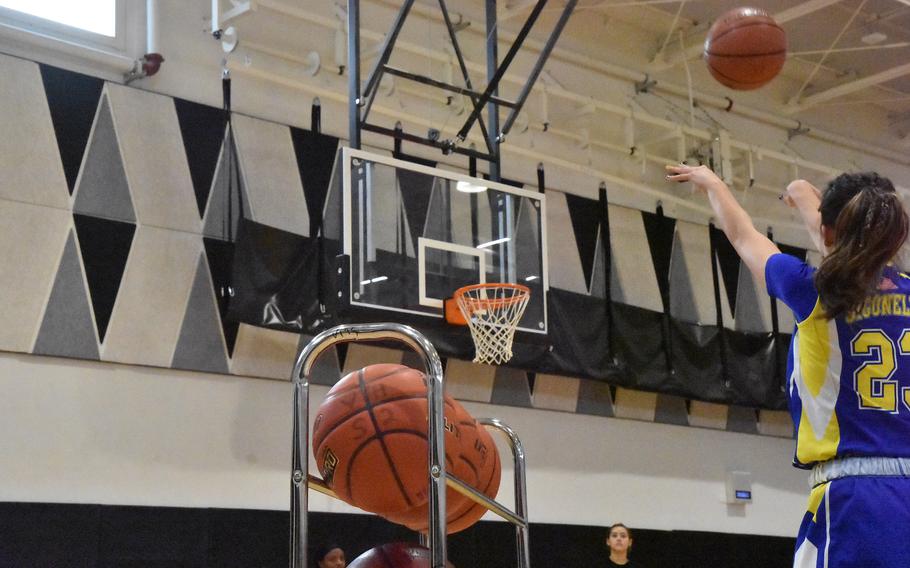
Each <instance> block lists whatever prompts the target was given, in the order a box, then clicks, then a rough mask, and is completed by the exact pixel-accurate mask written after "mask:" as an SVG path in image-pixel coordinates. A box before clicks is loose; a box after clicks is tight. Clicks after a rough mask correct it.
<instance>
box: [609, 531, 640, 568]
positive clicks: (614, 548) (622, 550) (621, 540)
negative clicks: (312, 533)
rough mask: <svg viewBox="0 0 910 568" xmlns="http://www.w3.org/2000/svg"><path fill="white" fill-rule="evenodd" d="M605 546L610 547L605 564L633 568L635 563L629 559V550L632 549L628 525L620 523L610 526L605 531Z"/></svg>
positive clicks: (630, 532)
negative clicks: (607, 530) (606, 531)
mask: <svg viewBox="0 0 910 568" xmlns="http://www.w3.org/2000/svg"><path fill="white" fill-rule="evenodd" d="M607 547H608V548H609V549H610V557H609V558H607V566H625V567H626V568H635V564H634V563H633V562H632V561H631V560H629V552H631V551H632V531H630V530H629V527H627V526H626V525H624V524H622V523H616V524H614V525H613V526H611V527H610V530H609V532H608V533H607Z"/></svg>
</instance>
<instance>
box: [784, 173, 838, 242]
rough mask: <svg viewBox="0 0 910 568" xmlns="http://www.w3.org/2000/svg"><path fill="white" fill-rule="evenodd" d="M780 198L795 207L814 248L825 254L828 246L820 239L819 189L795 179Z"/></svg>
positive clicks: (820, 200) (802, 180) (820, 195)
mask: <svg viewBox="0 0 910 568" xmlns="http://www.w3.org/2000/svg"><path fill="white" fill-rule="evenodd" d="M781 199H782V200H783V201H784V203H786V204H787V205H788V206H790V207H792V208H794V209H796V211H797V212H798V213H799V216H800V217H802V219H803V223H804V224H805V225H806V230H807V231H808V232H809V238H811V239H812V244H814V245H815V248H816V250H818V252H820V253H822V255H827V254H828V247H827V246H826V245H825V242H824V240H823V239H822V232H821V227H822V214H821V212H820V211H819V206H820V205H821V202H822V194H821V191H819V190H818V188H817V187H815V186H814V185H812V184H811V183H809V182H808V181H806V180H804V179H797V180H793V181H791V182H790V183H789V184H788V185H787V190H786V191H785V192H784V194H783V195H781Z"/></svg>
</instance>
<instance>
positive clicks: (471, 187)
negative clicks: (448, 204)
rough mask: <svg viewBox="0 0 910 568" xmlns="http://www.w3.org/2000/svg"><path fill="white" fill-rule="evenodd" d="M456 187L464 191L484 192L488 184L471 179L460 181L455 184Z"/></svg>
mask: <svg viewBox="0 0 910 568" xmlns="http://www.w3.org/2000/svg"><path fill="white" fill-rule="evenodd" d="M455 189H457V190H458V191H460V192H462V193H483V192H484V191H486V190H487V188H486V186H483V185H477V184H474V183H471V182H469V181H459V182H458V183H456V184H455Z"/></svg>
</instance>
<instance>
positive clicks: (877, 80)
mask: <svg viewBox="0 0 910 568" xmlns="http://www.w3.org/2000/svg"><path fill="white" fill-rule="evenodd" d="M905 75H910V63H905V64H903V65H898V66H897V67H892V68H891V69H887V70H885V71H881V72H879V73H875V74H873V75H869V76H868V77H863V78H862V79H857V80H855V81H850V82H849V83H844V84H843V85H838V86H836V87H831V88H830V89H828V90H826V91H821V92H819V93H815V94H814V95H809V96H808V97H804V98H803V99H802V100H800V101H799V103H797V104H795V105H791V106H788V107H786V108H785V109H784V112H786V113H787V114H795V113H797V112H802V111H804V110H806V109H808V108H810V107H812V106H815V105H817V104H819V103H823V102H826V101H830V100H831V99H836V98H838V97H842V96H844V95H848V94H850V93H855V92H856V91H859V90H862V89H865V88H868V87H873V86H875V85H880V84H882V83H887V82H888V81H891V80H893V79H897V78H898V77H903V76H905Z"/></svg>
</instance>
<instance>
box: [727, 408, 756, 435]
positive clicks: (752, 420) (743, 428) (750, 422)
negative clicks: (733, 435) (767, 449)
mask: <svg viewBox="0 0 910 568" xmlns="http://www.w3.org/2000/svg"><path fill="white" fill-rule="evenodd" d="M727 431H728V432H741V433H743V434H758V413H757V412H756V411H755V409H754V408H746V407H745V406H730V408H729V410H728V411H727Z"/></svg>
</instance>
